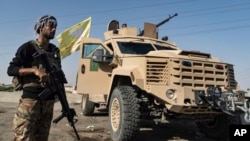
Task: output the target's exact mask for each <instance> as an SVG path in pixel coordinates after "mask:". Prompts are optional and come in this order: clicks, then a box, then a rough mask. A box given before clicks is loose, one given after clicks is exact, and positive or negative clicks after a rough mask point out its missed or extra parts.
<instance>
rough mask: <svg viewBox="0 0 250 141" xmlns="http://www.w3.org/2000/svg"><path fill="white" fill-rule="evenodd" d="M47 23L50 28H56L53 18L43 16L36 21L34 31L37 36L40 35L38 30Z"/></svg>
mask: <svg viewBox="0 0 250 141" xmlns="http://www.w3.org/2000/svg"><path fill="white" fill-rule="evenodd" d="M47 23H50V24H51V25H52V26H54V27H56V26H57V21H56V18H55V17H54V16H50V15H44V16H42V17H41V18H39V19H38V20H37V21H36V24H35V27H34V30H35V32H36V33H37V34H40V29H41V28H43V27H44V26H45V25H46V24H47Z"/></svg>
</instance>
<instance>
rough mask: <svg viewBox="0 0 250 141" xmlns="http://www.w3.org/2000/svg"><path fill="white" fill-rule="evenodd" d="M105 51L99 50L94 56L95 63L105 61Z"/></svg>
mask: <svg viewBox="0 0 250 141" xmlns="http://www.w3.org/2000/svg"><path fill="white" fill-rule="evenodd" d="M103 53H104V51H103V49H97V50H96V51H95V52H94V53H93V56H92V59H93V61H94V62H102V61H103Z"/></svg>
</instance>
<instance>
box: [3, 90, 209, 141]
mask: <svg viewBox="0 0 250 141" xmlns="http://www.w3.org/2000/svg"><path fill="white" fill-rule="evenodd" d="M19 97H20V94H18V93H2V92H0V141H11V140H12V138H13V134H12V132H11V123H12V119H13V115H14V113H15V110H16V106H17V104H18V103H17V102H18V98H19ZM80 98H81V97H80V96H79V95H77V94H68V101H69V103H70V107H71V108H74V109H75V111H76V112H77V115H78V116H77V117H76V118H77V119H78V122H77V123H76V124H75V126H76V128H77V131H78V133H79V135H80V138H81V141H112V140H111V138H110V134H109V131H108V115H107V113H96V114H95V115H94V116H91V117H85V116H82V115H81V108H80ZM60 111H61V105H60V103H59V102H57V103H56V104H55V110H54V117H57V116H59V115H60V113H61V112H60ZM89 127H90V128H89ZM75 140H76V137H75V133H74V132H73V129H72V127H71V126H69V125H68V122H67V119H66V118H64V119H62V120H61V121H60V122H58V124H57V125H53V126H52V128H51V132H50V137H49V141H75ZM135 140H136V141H214V140H212V139H209V138H207V137H206V136H205V135H203V134H202V133H200V131H199V130H198V128H197V127H196V125H195V124H194V123H193V122H184V121H178V122H172V123H167V124H162V125H159V126H152V127H150V128H142V129H141V132H140V134H139V135H138V137H137V138H136V139H135Z"/></svg>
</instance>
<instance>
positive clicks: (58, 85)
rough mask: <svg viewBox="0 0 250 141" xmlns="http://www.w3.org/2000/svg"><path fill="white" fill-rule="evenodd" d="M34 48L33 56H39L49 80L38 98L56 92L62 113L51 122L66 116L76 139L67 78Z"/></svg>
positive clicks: (44, 54) (75, 120)
mask: <svg viewBox="0 0 250 141" xmlns="http://www.w3.org/2000/svg"><path fill="white" fill-rule="evenodd" d="M35 48H36V47H35ZM36 50H37V53H36V54H35V55H34V58H37V57H40V59H41V61H42V63H43V65H44V67H45V69H46V71H47V73H48V75H49V82H50V83H49V86H48V87H47V88H46V89H45V90H43V91H42V92H41V93H40V94H39V98H40V99H41V100H45V99H46V98H47V97H48V96H50V95H52V94H56V96H57V97H58V99H59V101H60V103H61V105H62V114H61V115H60V116H58V117H57V118H56V119H54V120H53V123H54V124H57V123H58V122H59V121H60V120H61V119H63V118H64V117H67V119H68V122H69V123H70V125H71V126H72V127H73V129H74V132H75V134H76V137H77V139H78V140H80V137H79V135H78V132H77V130H76V128H75V123H76V122H77V119H74V116H76V112H75V110H74V109H73V108H70V107H69V104H68V101H67V97H66V92H65V88H64V83H67V80H66V78H65V75H64V73H63V71H62V70H60V71H57V70H56V68H55V67H53V66H51V64H50V63H49V60H48V55H47V53H45V52H41V51H39V50H38V49H37V48H36Z"/></svg>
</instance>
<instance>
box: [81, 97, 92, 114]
mask: <svg viewBox="0 0 250 141" xmlns="http://www.w3.org/2000/svg"><path fill="white" fill-rule="evenodd" d="M81 108H82V114H83V115H84V116H92V115H93V114H94V110H95V103H94V102H92V101H89V95H87V94H84V95H82V104H81Z"/></svg>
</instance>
